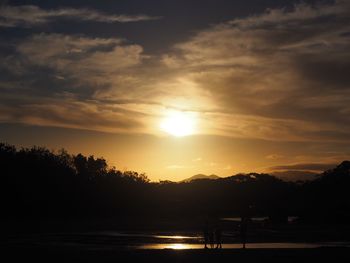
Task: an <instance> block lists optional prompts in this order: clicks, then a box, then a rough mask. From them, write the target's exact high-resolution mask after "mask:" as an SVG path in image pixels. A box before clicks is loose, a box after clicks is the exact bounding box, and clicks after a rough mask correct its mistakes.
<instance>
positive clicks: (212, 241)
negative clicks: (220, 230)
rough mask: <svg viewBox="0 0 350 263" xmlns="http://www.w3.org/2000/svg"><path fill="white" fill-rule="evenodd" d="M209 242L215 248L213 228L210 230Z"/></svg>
mask: <svg viewBox="0 0 350 263" xmlns="http://www.w3.org/2000/svg"><path fill="white" fill-rule="evenodd" d="M209 243H210V248H211V249H213V248H214V231H213V229H212V228H211V229H210V231H209Z"/></svg>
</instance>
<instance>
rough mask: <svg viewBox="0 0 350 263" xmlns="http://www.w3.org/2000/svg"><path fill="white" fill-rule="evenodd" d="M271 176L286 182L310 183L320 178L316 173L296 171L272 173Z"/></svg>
mask: <svg viewBox="0 0 350 263" xmlns="http://www.w3.org/2000/svg"><path fill="white" fill-rule="evenodd" d="M271 175H273V176H275V177H277V178H279V179H282V180H284V181H288V182H296V181H312V180H314V179H316V178H317V177H318V176H320V174H318V173H314V172H310V171H298V170H296V171H294V170H290V171H280V172H272V173H271Z"/></svg>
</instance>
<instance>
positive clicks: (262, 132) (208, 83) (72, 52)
mask: <svg viewBox="0 0 350 263" xmlns="http://www.w3.org/2000/svg"><path fill="white" fill-rule="evenodd" d="M6 8H8V9H6ZM349 13H350V5H349V2H348V1H336V2H334V3H333V4H327V5H326V4H315V5H313V6H310V5H306V4H300V5H296V6H295V8H294V9H292V10H289V9H288V10H287V9H271V10H267V11H266V12H265V13H263V14H257V15H254V16H250V17H245V18H239V19H234V20H231V21H227V22H224V23H221V24H217V25H213V26H210V27H208V28H204V29H202V30H200V31H198V32H197V33H194V34H193V36H192V37H190V38H189V39H187V40H186V41H183V42H180V43H176V44H174V46H173V48H172V49H171V50H170V51H169V52H167V53H166V54H161V55H158V54H146V53H145V51H144V49H143V47H142V46H141V45H139V44H137V43H131V42H128V41H127V40H125V39H123V38H118V37H109V38H108V37H106V38H103V37H91V36H86V35H66V34H63V33H60V34H57V33H52V34H47V33H41V34H37V33H35V34H34V35H31V36H26V37H25V38H20V39H8V41H6V43H3V44H2V45H1V46H0V48H1V49H4V50H0V51H1V53H0V55H1V60H0V68H1V70H2V72H3V74H1V76H0V80H1V84H0V90H1V92H2V99H1V105H2V107H3V109H4V111H3V112H2V117H1V119H2V120H7V121H11V120H13V121H19V122H20V121H25V122H26V123H29V122H30V121H32V122H33V123H46V124H47V125H70V126H72V125H73V124H72V122H73V121H71V120H69V119H66V118H61V119H59V118H58V116H56V115H59V114H56V115H55V114H54V113H55V112H56V113H57V112H60V110H58V109H57V108H55V107H58V108H60V107H63V105H64V104H65V103H67V105H68V108H69V107H70V106H69V105H71V104H72V103H73V105H78V104H79V103H82V105H91V107H93V109H94V110H93V112H94V114H95V115H93V114H91V116H95V118H98V115H100V116H101V120H100V121H101V123H96V124H95V125H92V126H91V127H92V129H96V130H98V129H100V130H101V131H116V130H118V131H119V130H123V131H125V132H129V131H130V132H141V133H151V134H159V131H157V127H158V126H159V124H158V122H159V121H160V119H161V118H162V117H163V115H164V113H165V112H166V111H167V110H169V109H177V110H183V111H189V112H193V113H196V116H197V117H198V121H197V124H198V131H197V133H200V134H212V135H221V136H232V137H237V138H245V139H247V138H248V139H263V140H269V141H271V140H274V141H314V142H346V143H348V142H350V138H349V136H348V135H349V134H350V115H349V113H350V106H349V105H350V75H349V74H348V73H347V71H348V68H350V64H349V63H350V62H349V61H350V49H349V46H350V37H349V32H350V15H349ZM73 14H74V15H73ZM0 17H2V18H0V21H1V22H0V23H2V24H4V23H8V24H9V25H8V26H11V24H12V26H19V25H26V26H33V25H35V23H37V24H43V23H48V22H50V21H52V20H53V19H59V18H65V19H67V18H69V19H78V20H90V21H102V22H116V21H118V19H117V18H116V16H114V15H106V14H102V13H100V12H97V11H92V10H85V9H54V10H44V9H41V8H39V7H35V6H5V7H4V8H3V9H1V11H0ZM73 17H75V18H73ZM134 19H135V21H136V20H137V19H136V17H134ZM138 19H140V17H139V18H138ZM141 20H142V19H141ZM144 20H147V18H146V17H144ZM123 21H124V22H126V21H127V19H126V18H124V20H123ZM119 22H122V20H120V21H119ZM68 99H69V100H68ZM52 101H53V102H52ZM51 104H53V105H54V106H55V107H54V106H52V107H50V105H51ZM57 104H58V105H59V106H57ZM24 105H26V107H27V108H28V109H29V108H30V107H31V106H30V105H32V106H33V109H39V108H40V109H41V110H35V111H34V110H33V111H30V110H27V111H25V110H23V107H24ZM46 106H47V107H48V112H50V113H52V118H53V119H54V120H55V121H52V122H49V121H48V119H49V115H48V116H47V117H45V116H42V115H44V114H45V110H43V109H44V108H45V107H46ZM27 108H26V109H27ZM18 109H21V110H22V111H21V112H18ZM75 111H77V112H80V113H81V116H80V118H81V119H84V112H85V114H87V116H89V115H90V113H89V111H87V110H86V108H85V107H82V110H81V111H79V109H78V107H76V108H75ZM11 112H13V114H12V115H11ZM26 112H27V114H28V116H29V117H28V118H25V114H26ZM20 113H21V114H20ZM62 114H66V113H62ZM18 115H19V116H21V117H20V118H16V116H18ZM127 115H128V116H130V119H133V120H134V123H133V122H130V119H129V118H127V117H126V116H127ZM33 116H35V117H33ZM55 116H56V117H55ZM38 119H40V121H37V120H38ZM77 119H79V118H77ZM44 120H45V121H44ZM86 120H87V121H86V123H80V122H78V121H77V122H76V123H77V125H76V127H78V126H79V127H82V128H88V127H89V125H88V122H90V121H91V120H90V119H89V118H88V117H87V118H86ZM117 120H121V121H122V123H120V125H119V124H118V123H117ZM102 122H104V123H105V125H103V124H102ZM127 124H133V125H130V126H128V125H127ZM114 126H116V127H117V128H113V127H114ZM118 126H121V127H125V128H123V129H119V128H118ZM275 157H276V156H275ZM270 158H272V159H273V158H274V157H272V156H270Z"/></svg>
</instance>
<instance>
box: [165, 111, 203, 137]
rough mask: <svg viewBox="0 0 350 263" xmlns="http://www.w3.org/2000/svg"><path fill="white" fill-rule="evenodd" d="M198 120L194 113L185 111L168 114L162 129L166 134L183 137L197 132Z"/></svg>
mask: <svg viewBox="0 0 350 263" xmlns="http://www.w3.org/2000/svg"><path fill="white" fill-rule="evenodd" d="M195 124H196V119H195V116H194V115H193V113H190V112H183V111H171V112H168V114H167V115H166V117H165V118H164V119H163V120H162V122H161V123H160V128H161V130H162V131H165V132H166V133H168V134H170V135H173V136H176V137H183V136H188V135H191V134H193V133H194V132H195Z"/></svg>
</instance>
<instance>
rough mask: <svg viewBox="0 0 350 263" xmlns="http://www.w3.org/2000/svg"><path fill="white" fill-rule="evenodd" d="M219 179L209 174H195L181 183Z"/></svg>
mask: <svg viewBox="0 0 350 263" xmlns="http://www.w3.org/2000/svg"><path fill="white" fill-rule="evenodd" d="M220 178H221V177H219V176H217V175H215V174H211V175H205V174H196V175H194V176H191V177H190V178H187V179H184V180H182V181H181V182H191V181H193V180H198V179H210V180H216V179H220Z"/></svg>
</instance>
